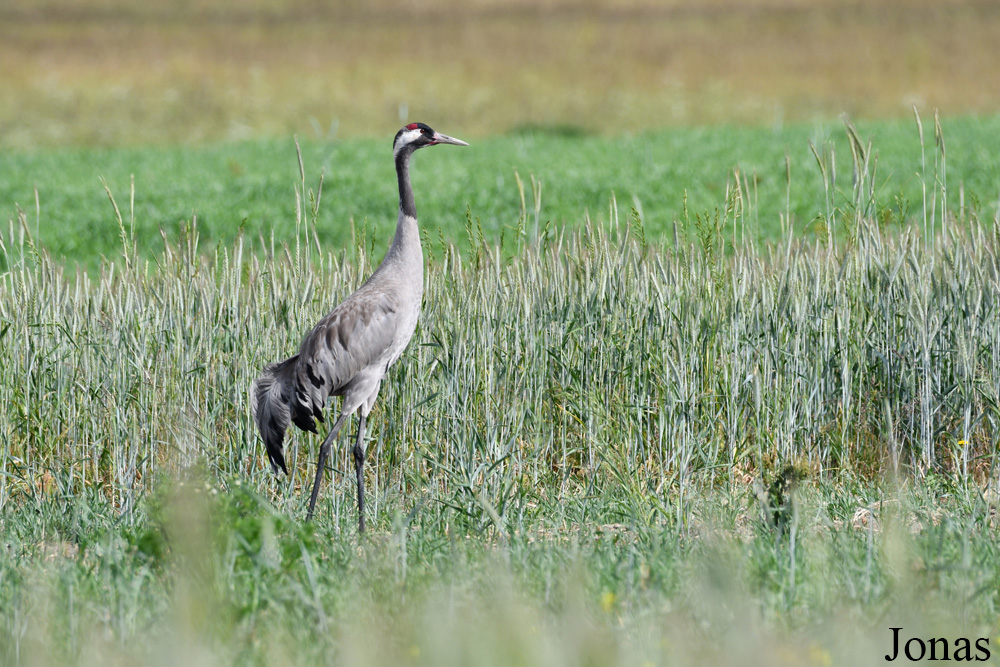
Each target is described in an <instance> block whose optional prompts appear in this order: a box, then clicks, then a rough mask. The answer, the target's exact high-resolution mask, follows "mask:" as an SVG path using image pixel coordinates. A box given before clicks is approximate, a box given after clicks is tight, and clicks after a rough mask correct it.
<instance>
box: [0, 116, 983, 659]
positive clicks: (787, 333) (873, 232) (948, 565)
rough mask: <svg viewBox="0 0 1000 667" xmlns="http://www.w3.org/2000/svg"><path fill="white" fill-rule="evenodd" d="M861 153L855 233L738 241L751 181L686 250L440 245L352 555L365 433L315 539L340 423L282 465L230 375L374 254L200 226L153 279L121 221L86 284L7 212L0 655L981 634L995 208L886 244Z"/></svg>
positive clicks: (404, 653) (339, 291)
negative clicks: (324, 448)
mask: <svg viewBox="0 0 1000 667" xmlns="http://www.w3.org/2000/svg"><path fill="white" fill-rule="evenodd" d="M845 132H846V130H845ZM439 155H440V156H442V157H443V156H445V155H446V154H445V153H444V152H443V151H439V153H436V154H434V155H424V156H422V157H423V158H430V159H425V160H424V162H425V163H430V162H431V160H432V159H435V158H437V157H438V156H439ZM933 161H934V159H933V156H931V158H930V162H931V163H933ZM869 164H870V163H869ZM854 169H855V170H856V172H857V174H858V182H859V183H862V184H868V186H867V187H859V188H857V189H853V190H852V191H851V197H853V199H852V200H850V201H846V202H845V203H843V204H842V205H841V206H839V207H838V209H837V211H836V212H835V213H833V216H834V219H835V220H836V227H837V228H838V229H839V230H840V231H839V232H838V234H841V233H842V234H843V237H842V238H840V239H839V241H838V242H837V243H836V244H835V245H833V246H831V245H829V242H830V235H822V234H821V235H818V236H815V237H813V240H811V241H806V242H803V240H802V239H799V238H792V239H787V240H785V242H783V243H778V244H776V245H775V244H765V245H760V246H757V245H755V244H751V243H740V244H736V245H735V247H734V245H733V242H732V238H731V235H730V234H729V232H728V230H729V229H730V227H735V228H736V229H742V228H743V227H744V226H745V225H746V224H747V223H748V221H750V220H753V219H755V217H756V212H755V211H754V209H753V206H752V205H750V204H749V203H746V202H744V203H740V201H741V200H740V199H739V195H737V194H735V193H734V194H731V195H730V197H729V198H728V199H723V200H722V201H720V202H719V203H718V209H719V210H720V211H721V213H720V217H719V218H711V219H706V220H704V221H702V222H701V223H698V222H697V221H696V222H692V223H691V224H692V226H693V229H692V230H691V231H690V236H691V237H692V242H691V243H684V244H681V245H679V246H677V247H675V248H672V249H671V248H664V247H663V246H661V245H660V244H658V243H652V242H651V241H650V240H649V239H648V238H645V229H644V228H643V227H642V226H640V225H639V224H638V222H637V220H636V219H635V218H634V217H626V218H624V219H617V220H612V224H611V226H610V228H605V226H603V225H601V226H595V225H589V226H584V227H583V228H581V229H578V230H575V231H574V230H567V229H564V228H562V227H560V226H555V227H550V228H548V229H543V230H542V232H541V233H539V235H538V236H537V238H532V237H530V236H529V235H528V233H527V232H525V234H523V235H517V234H512V235H510V236H508V237H507V240H506V243H507V244H508V245H507V246H505V249H504V251H501V249H500V248H499V247H498V246H497V245H495V244H491V243H480V242H479V241H477V240H475V239H476V233H477V232H476V230H475V228H474V227H473V228H472V229H471V235H472V237H473V240H472V241H471V242H470V249H469V251H467V252H466V253H464V254H460V253H459V252H458V251H456V250H455V249H454V248H453V247H451V246H449V245H445V246H443V247H439V249H438V251H437V255H436V258H435V259H434V260H433V261H431V262H430V263H429V275H428V277H427V286H428V292H427V294H426V295H425V304H424V312H423V316H422V320H421V325H420V327H419V329H418V332H417V336H416V338H415V340H414V342H413V344H411V346H410V347H409V349H408V350H407V352H406V354H405V356H404V357H403V359H402V361H401V362H400V365H399V367H398V368H396V369H394V372H393V373H392V374H390V377H389V379H388V382H387V383H386V386H385V387H384V389H383V395H382V397H381V401H380V406H379V409H378V410H376V412H375V413H373V418H372V420H371V422H370V426H369V428H370V437H371V441H370V444H369V449H370V451H371V452H372V459H373V460H372V462H371V465H370V466H369V467H368V475H369V488H370V489H371V498H370V501H371V508H370V512H371V514H370V520H371V523H372V524H373V526H374V530H373V535H372V536H371V538H369V539H368V540H364V541H358V540H357V539H356V538H355V536H354V528H353V526H354V524H355V521H356V516H355V511H356V510H355V507H354V501H353V490H352V488H351V483H350V476H349V475H345V474H344V471H346V470H349V469H350V466H349V464H350V462H349V461H348V459H347V458H346V456H347V454H346V449H341V450H340V451H338V452H337V455H336V459H335V462H334V465H333V468H334V474H333V483H332V489H330V490H328V491H327V492H326V493H325V494H324V497H323V500H322V501H321V503H320V506H319V518H318V520H317V522H316V523H315V524H312V525H305V524H302V523H300V519H301V517H302V513H303V502H304V498H303V493H302V488H303V487H304V486H305V485H307V483H308V481H309V474H310V471H309V465H310V461H312V460H313V459H314V456H315V451H316V447H317V446H318V440H317V439H316V438H311V437H305V436H304V435H303V434H297V435H296V436H295V438H294V439H293V444H292V446H291V460H292V462H293V463H292V475H291V477H290V479H289V480H288V481H287V482H283V481H278V480H275V479H274V478H273V477H272V476H271V474H270V473H269V471H268V470H267V468H266V466H265V464H264V462H263V459H262V456H261V451H260V445H259V443H258V441H257V437H256V434H255V432H254V431H253V429H252V424H251V421H250V418H249V409H248V404H247V394H246V388H247V387H248V386H249V383H250V382H251V380H252V378H253V377H254V376H255V375H256V373H257V372H258V370H259V369H260V368H261V367H262V366H263V364H264V363H266V362H267V361H269V360H272V359H275V358H279V357H280V356H282V355H283V354H287V353H288V352H289V351H290V350H291V349H293V348H294V346H295V345H296V344H297V341H298V339H299V336H300V335H301V332H302V331H304V330H306V329H307V328H308V326H309V325H310V323H311V322H313V321H314V320H315V319H316V318H317V317H318V316H320V315H321V314H322V313H323V312H325V310H326V309H327V308H328V307H329V304H331V303H334V302H336V301H337V300H338V299H339V298H342V297H343V296H344V295H346V294H347V293H348V292H349V291H350V290H351V289H352V288H353V287H355V286H357V285H358V284H359V282H360V280H361V279H362V278H363V276H364V275H365V274H366V272H367V271H369V270H370V269H371V267H372V265H373V260H375V259H376V258H377V257H378V255H379V254H380V252H381V250H378V251H376V253H375V254H374V255H373V254H372V253H371V250H370V248H371V246H370V243H369V242H368V241H367V240H365V239H362V240H360V241H358V242H356V243H354V244H352V245H350V246H349V247H348V249H347V250H344V249H342V248H338V247H330V246H328V245H325V244H324V242H322V241H317V236H318V235H317V234H316V230H315V225H316V224H317V223H316V221H317V220H318V219H319V217H320V216H319V215H318V214H314V213H313V212H312V211H311V210H310V208H309V207H308V206H307V207H303V209H302V210H301V212H300V216H299V217H298V218H296V217H295V215H294V214H287V217H286V218H285V220H286V223H285V224H286V225H287V226H288V227H289V228H292V229H297V230H298V238H297V240H296V239H294V238H293V239H292V240H291V243H290V244H289V246H288V247H287V250H282V249H280V247H279V249H278V251H277V252H276V253H275V254H274V255H271V254H270V253H269V252H267V251H266V249H261V248H259V247H258V245H257V244H256V242H255V241H254V240H253V239H246V238H244V237H242V236H238V237H237V238H236V239H234V240H233V241H231V242H228V243H227V242H219V243H218V244H217V245H216V247H215V248H214V249H211V248H210V249H208V250H206V247H205V245H202V244H201V242H200V240H199V238H198V231H197V229H196V228H194V227H191V228H188V229H187V231H186V232H184V233H183V234H180V235H178V236H177V237H176V238H175V239H174V241H172V242H171V243H169V244H168V245H167V246H166V247H165V248H164V250H163V251H162V252H160V253H159V254H154V255H153V259H152V260H150V259H149V258H148V256H147V253H141V254H140V253H139V251H138V247H139V245H140V243H139V238H138V237H137V236H133V235H132V233H131V232H130V231H129V228H130V226H131V225H130V223H129V222H128V220H129V217H130V214H129V209H128V207H127V205H126V204H125V202H122V201H119V202H118V203H119V209H120V210H121V211H123V219H122V221H121V223H120V226H119V223H117V222H116V223H115V225H116V228H120V229H121V230H123V234H124V236H123V239H124V243H123V244H122V248H123V249H124V250H123V252H122V253H121V254H120V255H119V256H118V257H116V258H114V260H113V261H110V262H109V263H106V264H105V265H104V266H103V268H102V269H101V270H99V271H96V272H95V274H94V275H90V274H86V273H75V272H73V271H72V269H70V270H69V273H67V268H66V266H65V265H64V264H63V263H61V262H55V261H53V260H51V259H50V258H49V256H48V255H47V254H46V253H45V252H44V250H42V251H39V250H38V249H37V248H36V246H34V245H33V244H32V241H31V237H29V236H28V235H27V234H26V233H24V231H23V230H24V228H25V227H30V224H29V223H28V222H27V221H26V220H25V218H24V216H22V217H21V218H20V219H18V220H15V221H14V224H13V225H12V227H11V229H10V230H9V231H8V232H7V233H5V234H4V236H3V250H2V252H3V256H2V260H3V262H4V264H5V266H7V267H8V269H7V270H6V272H5V273H3V274H2V282H0V292H2V298H0V322H2V328H0V332H2V333H0V355H2V357H3V359H4V360H5V363H4V365H3V371H2V373H0V438H2V439H3V442H4V448H3V450H2V453H0V471H2V476H0V507H2V510H3V514H2V516H3V524H2V540H3V544H4V545H5V549H6V551H7V555H8V557H7V558H5V559H4V560H3V561H0V606H2V608H3V609H4V610H5V613H4V615H3V616H2V619H3V625H2V626H0V650H2V651H3V654H4V656H5V660H7V661H8V662H29V663H43V664H44V663H50V662H71V663H78V664H90V663H92V662H102V663H103V662H107V661H112V662H121V663H132V662H150V661H152V662H165V663H176V662H177V661H179V660H185V661H192V662H199V663H205V664H213V663H217V662H233V663H239V664H246V663H255V664H272V663H274V662H282V663H288V664H300V663H306V662H313V661H316V660H321V661H324V662H332V663H335V664H343V663H350V664H384V663H386V662H390V663H399V664H442V663H444V664H468V663H470V662H471V663H477V664H510V663H512V662H513V663H520V664H552V663H563V664H579V663H581V662H585V663H589V664H647V663H648V664H706V663H709V664H730V663H732V662H733V661H739V662H741V663H744V664H748V663H749V664H762V665H764V664H768V665H770V664H776V663H777V664H815V665H827V664H857V663H858V662H859V661H860V662H869V661H874V660H880V659H881V658H879V657H877V656H882V655H884V654H885V653H888V652H891V645H892V639H891V637H892V633H891V630H890V627H904V628H905V631H906V633H913V634H912V635H907V636H918V637H924V638H925V639H927V638H930V637H938V636H947V637H952V638H956V637H971V638H972V639H973V640H974V639H977V638H982V637H985V638H986V639H985V640H984V641H986V642H987V646H989V647H995V644H992V643H989V642H990V641H992V639H991V638H992V637H993V636H994V635H995V634H996V632H997V625H996V624H997V620H996V619H997V611H996V606H997V602H998V599H1000V588H998V586H997V581H996V575H997V569H996V567H995V563H996V562H997V560H996V559H997V549H998V548H1000V540H997V538H996V535H997V533H996V529H995V512H996V503H997V495H996V493H997V492H996V487H995V484H996V482H995V480H996V472H995V471H996V467H997V463H998V461H997V458H996V456H997V438H998V433H1000V430H998V424H1000V410H998V406H1000V393H998V392H1000V366H998V364H997V360H998V359H1000V355H998V349H1000V336H998V332H1000V326H998V313H1000V310H998V309H997V304H998V303H1000V294H998V283H997V279H996V277H997V275H998V274H1000V265H998V262H997V247H998V240H1000V239H998V237H997V233H996V231H995V230H996V228H995V227H994V222H995V221H993V220H992V219H991V218H989V217H986V216H984V215H983V213H982V212H980V213H975V212H974V210H973V209H972V208H971V207H969V208H967V209H966V210H965V213H964V214H962V215H959V213H958V212H957V210H956V209H954V208H950V209H949V210H950V213H949V214H948V215H947V216H945V217H944V219H943V220H944V223H945V224H946V225H947V229H946V230H941V229H939V230H938V231H937V232H936V233H931V231H930V229H929V228H928V230H926V231H925V230H924V229H923V228H922V227H921V226H920V224H919V221H920V220H921V219H922V217H923V216H922V214H921V210H922V209H921V210H918V211H916V212H915V213H914V215H913V216H912V217H911V218H910V223H911V224H910V225H909V226H908V227H907V228H906V229H885V228H883V227H882V226H880V225H879V224H878V222H877V219H872V212H873V211H874V210H875V209H874V208H872V207H871V205H870V202H871V201H872V200H871V192H872V190H871V188H872V187H877V186H873V184H877V179H875V177H874V174H873V173H872V172H871V171H870V170H869V168H868V167H866V166H865V162H864V161H863V160H861V157H860V154H859V156H858V161H857V162H856V163H855V164H854ZM828 177H829V174H828ZM925 178H926V180H924V181H923V183H924V185H925V186H926V188H927V195H928V196H927V201H928V202H931V201H934V200H936V201H941V200H943V199H944V198H945V188H944V187H943V184H942V182H941V181H940V179H939V176H938V171H937V170H936V171H934V172H933V173H932V172H931V171H929V172H928V173H927V175H926V176H925ZM306 180H307V181H310V180H315V179H310V178H309V177H308V176H307V177H306ZM827 185H832V184H830V183H829V182H827ZM825 192H826V189H825V188H824V186H823V183H822V182H821V183H820V184H818V187H817V188H816V192H815V193H814V197H815V198H816V199H817V200H820V201H822V200H823V199H824V198H825V194H824V193H825ZM845 196H847V193H845ZM307 199H308V197H307ZM323 201H324V202H327V201H328V200H323ZM948 201H949V202H950V205H951V206H952V207H953V206H954V205H955V204H956V201H955V197H954V195H952V196H951V198H950V199H948ZM322 205H323V203H322V202H321V204H320V206H321V207H322ZM108 206H109V207H110V203H109V204H108ZM928 206H930V204H928ZM289 208H290V209H294V206H291V205H290V206H289ZM934 210H937V211H938V212H937V213H936V214H935V215H940V214H941V213H940V207H938V208H936V209H934ZM927 213H928V217H932V216H931V215H930V209H929V210H928V211H927ZM986 215H989V216H995V214H994V213H990V212H988V211H987V212H986ZM528 224H529V223H528V222H527V221H525V222H524V223H523V224H522V225H521V227H522V228H524V229H527V227H528ZM832 229H833V226H831V230H832ZM431 245H432V246H433V242H432V243H431ZM845 636H850V637H852V638H853V639H852V641H851V642H849V643H847V642H844V641H843V638H844V637H845ZM949 650H951V651H956V650H959V646H958V645H955V646H952V647H951V648H950V649H949ZM994 652H995V651H994Z"/></svg>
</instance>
